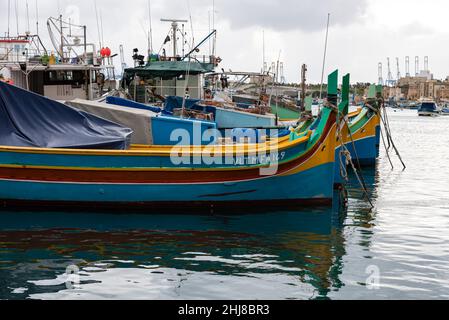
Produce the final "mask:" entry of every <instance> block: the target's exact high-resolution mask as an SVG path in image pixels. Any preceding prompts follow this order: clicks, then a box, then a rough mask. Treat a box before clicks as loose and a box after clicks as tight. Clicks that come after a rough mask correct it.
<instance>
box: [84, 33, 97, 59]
mask: <svg viewBox="0 0 449 320" xmlns="http://www.w3.org/2000/svg"><path fill="white" fill-rule="evenodd" d="M83 29H84V63H85V64H87V39H86V38H87V27H86V26H83ZM94 54H95V52H92V55H94ZM92 58H93V57H92ZM92 62H93V61H92Z"/></svg>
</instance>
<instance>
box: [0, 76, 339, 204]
mask: <svg viewBox="0 0 449 320" xmlns="http://www.w3.org/2000/svg"><path fill="white" fill-rule="evenodd" d="M336 75H337V72H335V73H334V74H333V75H331V76H330V77H329V80H330V81H334V80H335V79H337V76H336ZM5 85H6V84H5ZM15 90H19V91H18V95H19V96H20V93H23V92H20V90H21V89H18V88H16V89H15ZM0 94H2V90H0ZM17 102H18V103H23V104H25V103H27V101H26V99H24V98H23V96H22V97H21V98H20V99H18V100H17ZM2 103H3V104H4V103H5V102H4V101H3V100H2V99H0V104H2ZM9 107H11V106H9ZM0 109H1V108H0ZM23 116H26V115H23ZM42 116H45V115H42ZM336 119H337V110H335V108H332V107H325V108H324V109H323V110H322V113H321V115H320V118H319V120H317V121H316V122H315V125H314V127H313V128H311V129H310V130H308V131H307V132H305V133H303V134H299V135H298V134H292V135H290V137H289V138H288V139H283V140H278V139H273V140H268V141H267V142H265V143H260V144H214V145H210V146H179V147H173V146H147V145H133V146H132V147H131V148H130V149H128V150H95V149H68V148H64V149H61V148H42V147H23V146H8V145H5V146H0V203H1V204H2V205H3V206H25V207H29V206H32V207H33V208H36V207H39V206H44V207H51V208H55V207H56V208H58V207H59V208H61V207H62V208H74V207H75V208H90V209H91V208H102V207H104V208H110V209H119V208H124V209H130V208H133V207H134V208H145V209H153V208H157V207H161V208H163V209H167V208H172V207H178V208H181V209H186V208H189V207H195V208H198V207H199V208H202V209H216V208H221V207H233V206H237V207H239V208H244V207H250V208H254V207H257V206H270V205H275V206H277V207H292V206H298V205H312V204H313V205H316V204H322V205H329V204H331V203H332V197H333V185H334V162H335V148H336V139H335V137H336V130H337V125H336ZM42 130H43V131H45V128H42ZM44 133H45V132H44Z"/></svg>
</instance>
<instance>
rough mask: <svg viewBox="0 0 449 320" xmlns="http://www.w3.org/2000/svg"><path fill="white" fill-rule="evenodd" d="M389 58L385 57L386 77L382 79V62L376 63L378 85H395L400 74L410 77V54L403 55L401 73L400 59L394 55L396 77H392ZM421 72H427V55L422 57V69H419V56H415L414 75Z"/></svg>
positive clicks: (428, 70) (418, 74)
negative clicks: (403, 65) (402, 69)
mask: <svg viewBox="0 0 449 320" xmlns="http://www.w3.org/2000/svg"><path fill="white" fill-rule="evenodd" d="M390 62H391V61H390V58H387V79H386V81H384V77H383V64H382V62H379V64H378V83H379V84H380V85H386V86H395V85H396V84H397V83H398V82H399V80H400V79H401V78H402V76H405V77H407V78H409V77H411V76H412V75H411V73H410V56H406V57H405V73H404V74H402V73H401V67H400V59H399V57H396V70H397V73H396V79H394V78H393V73H392V69H391V64H390ZM422 72H424V73H426V74H429V73H430V69H429V56H425V57H424V69H423V70H421V69H420V58H419V56H415V75H414V76H415V77H418V76H420V75H421V74H422Z"/></svg>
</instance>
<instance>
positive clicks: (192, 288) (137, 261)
mask: <svg viewBox="0 0 449 320" xmlns="http://www.w3.org/2000/svg"><path fill="white" fill-rule="evenodd" d="M345 218H346V212H345V211H344V210H341V209H339V208H333V209H330V208H323V209H315V210H312V211H311V210H309V211H304V212H272V213H260V214H251V215H232V216H224V215H220V216H192V215H179V216H166V215H154V214H152V215H140V214H136V215H132V214H126V215H110V214H95V213H90V214H88V213H86V214H83V213H77V214H69V213H31V212H30V213H26V212H24V213H12V212H11V213H7V212H5V213H3V214H2V224H1V227H0V228H1V233H0V237H1V238H0V251H1V252H2V254H1V255H0V274H1V276H0V279H2V282H3V284H2V286H0V298H2V299H5V298H7V299H23V298H33V299H42V298H47V299H60V298H94V299H103V298H113V299H114V298H121V299H123V298H125V299H226V298H232V299H245V298H246V299H256V298H261V299H263V298H266V299H315V298H326V297H327V295H328V294H329V292H331V291H334V290H338V289H339V288H340V287H341V286H342V283H341V282H340V280H339V275H340V273H341V271H342V268H343V265H342V258H343V256H344V255H345V245H344V243H345V239H344V236H343V221H345ZM70 265H76V266H77V268H79V269H80V275H81V277H80V284H79V286H76V287H75V289H67V287H66V281H67V277H64V276H65V272H66V268H67V267H68V266H70Z"/></svg>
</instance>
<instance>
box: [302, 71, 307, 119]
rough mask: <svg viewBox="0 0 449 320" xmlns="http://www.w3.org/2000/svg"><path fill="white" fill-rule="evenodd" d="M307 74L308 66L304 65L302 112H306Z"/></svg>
mask: <svg viewBox="0 0 449 320" xmlns="http://www.w3.org/2000/svg"><path fill="white" fill-rule="evenodd" d="M306 73H307V65H305V64H303V65H302V67H301V112H304V111H306V105H305V101H306Z"/></svg>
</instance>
